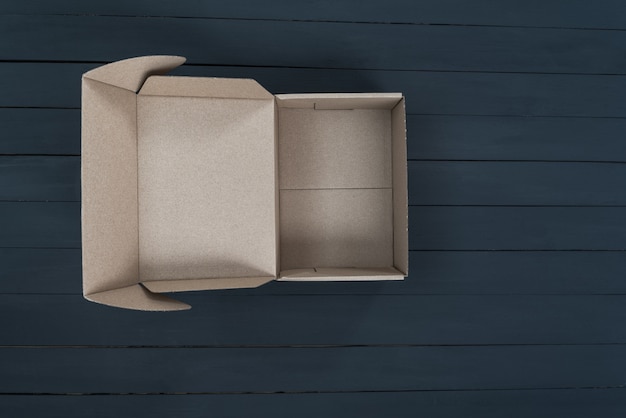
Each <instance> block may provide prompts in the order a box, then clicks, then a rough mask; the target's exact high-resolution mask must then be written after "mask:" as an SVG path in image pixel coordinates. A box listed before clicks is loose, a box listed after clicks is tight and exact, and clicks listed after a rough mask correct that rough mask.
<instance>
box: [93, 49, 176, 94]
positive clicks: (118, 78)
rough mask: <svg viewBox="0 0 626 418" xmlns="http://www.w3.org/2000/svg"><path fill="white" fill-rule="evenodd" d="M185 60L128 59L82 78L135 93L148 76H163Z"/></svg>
mask: <svg viewBox="0 0 626 418" xmlns="http://www.w3.org/2000/svg"><path fill="white" fill-rule="evenodd" d="M185 60H186V59H185V57H178V56H172V55H152V56H146V57H137V58H129V59H125V60H121V61H116V62H113V63H111V64H107V65H103V66H101V67H98V68H95V69H93V70H91V71H89V72H87V73H85V74H83V77H84V78H88V79H91V80H95V81H99V82H101V83H105V84H110V85H112V86H116V87H120V88H122V89H125V90H130V91H132V92H137V91H138V90H139V89H140V88H141V86H142V84H143V83H144V81H145V80H146V78H148V77H149V76H150V75H153V74H165V73H167V72H168V71H171V70H173V69H174V68H176V67H178V66H179V65H182V64H183V63H184V62H185Z"/></svg>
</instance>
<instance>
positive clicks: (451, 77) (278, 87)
mask: <svg viewBox="0 0 626 418" xmlns="http://www.w3.org/2000/svg"><path fill="white" fill-rule="evenodd" d="M96 66H97V64H64V63H56V64H50V63H48V64H46V63H41V64H40V63H37V64H35V63H0V90H1V91H2V92H3V95H1V96H0V107H70V108H79V107H80V83H79V82H78V80H80V76H81V74H82V73H83V72H85V71H88V70H89V69H91V68H94V67H96ZM173 74H178V75H192V76H205V77H243V78H246V77H247V78H255V79H257V80H258V81H259V82H260V83H261V84H262V85H263V86H264V87H265V88H267V89H268V90H269V91H271V92H273V93H294V92H300V93H302V92H325V91H326V92H328V91H335V92H354V91H364V92H385V91H387V92H389V91H400V92H403V93H404V94H405V96H407V111H408V113H409V114H429V115H432V114H466V115H524V116H579V117H580V116H582V117H621V118H623V117H626V101H624V100H623V98H624V96H626V77H621V76H600V75H598V76H590V75H558V74H491V73H488V74H487V73H450V72H412V71H367V70H320V69H296V68H254V67H220V66H184V67H182V68H181V69H180V70H177V71H175V72H174V73H173Z"/></svg>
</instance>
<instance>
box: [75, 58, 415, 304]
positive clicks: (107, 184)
mask: <svg viewBox="0 0 626 418" xmlns="http://www.w3.org/2000/svg"><path fill="white" fill-rule="evenodd" d="M183 62H184V58H182V57H175V56H153V57H140V58H133V59H129V60H124V61H119V62H115V63H112V64H108V65H105V66H102V67H99V68H96V69H94V70H92V71H89V72H88V73H85V74H84V75H83V87H82V100H83V105H82V239H83V250H82V251H83V294H84V296H85V298H86V299H88V300H91V301H94V302H97V303H102V304H105V305H110V306H117V307H122V308H129V309H139V310H157V311H159V310H161V311H167V310H182V309H188V308H189V306H188V305H187V304H185V303H182V302H178V301H175V300H173V299H170V298H168V297H166V296H163V295H160V293H163V292H178V291H189V290H209V289H231V288H244V287H248V288H249V287H257V286H260V285H262V284H264V283H267V282H269V281H272V280H276V279H277V278H278V279H279V280H286V281H330V280H333V281H337V280H353V281H356V280H401V279H402V278H403V277H404V276H406V275H407V273H408V270H407V269H408V228H407V226H408V222H407V209H408V208H407V202H408V198H407V181H406V128H405V124H406V122H405V113H404V99H403V97H402V95H401V94H399V93H365V94H364V93H354V94H344V93H325V94H296V95H294V94H289V95H277V96H273V95H272V94H271V93H269V92H268V91H266V90H265V89H264V88H263V87H262V86H261V85H259V84H258V83H257V82H256V81H255V80H250V79H225V78H198V77H172V76H160V75H158V74H163V73H165V72H167V71H169V70H171V69H173V68H175V67H176V66H178V65H180V64H182V63H183Z"/></svg>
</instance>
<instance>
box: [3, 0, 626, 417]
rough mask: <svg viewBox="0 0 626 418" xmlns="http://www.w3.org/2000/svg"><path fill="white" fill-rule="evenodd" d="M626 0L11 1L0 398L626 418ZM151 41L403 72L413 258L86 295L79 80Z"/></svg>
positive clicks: (138, 407) (52, 409) (324, 76)
mask: <svg viewBox="0 0 626 418" xmlns="http://www.w3.org/2000/svg"><path fill="white" fill-rule="evenodd" d="M624 7H625V6H624V4H623V2H618V1H615V0H603V1H600V2H594V3H590V2H583V1H561V0H558V1H553V2H539V1H534V0H533V1H517V0H508V1H505V2H492V1H488V0H478V1H476V2H471V3H470V2H463V1H459V0H444V1H417V2H415V1H407V0H391V1H390V2H387V3H385V5H384V7H381V3H380V2H374V1H371V0H364V1H362V2H359V3H358V7H355V4H354V3H353V2H350V1H348V0H338V1H329V0H316V1H314V2H312V3H311V4H309V6H308V7H304V6H303V5H302V4H298V3H294V2H287V1H283V0H274V1H273V2H272V6H271V7H269V6H268V5H267V4H265V3H260V2H253V1H250V0H233V1H231V2H222V3H219V4H218V3H202V2H197V1H195V0H180V1H177V2H169V1H161V0H157V1H152V2H149V3H148V2H126V1H119V0H109V1H101V0H96V1H93V2H82V1H75V0H61V1H58V2H40V1H37V2H22V1H19V2H18V1H14V0H8V1H4V2H2V4H0V34H2V36H1V37H0V91H1V92H2V94H0V126H2V128H3V134H2V136H0V331H1V332H0V370H1V372H0V374H1V375H2V377H3V378H4V379H2V380H1V381H0V415H1V416H43V415H46V416H63V417H72V416H84V411H85V410H88V411H89V413H90V416H113V415H132V416H151V417H160V416H182V417H195V416H207V415H209V416H250V415H251V411H252V412H253V414H252V415H256V416H273V417H281V416H293V415H294V411H295V412H297V414H298V415H300V416H346V417H352V416H354V417H357V416H358V417H367V416H398V417H402V416H411V417H413V416H420V415H422V416H432V417H457V416H467V417H496V416H497V417H500V416H510V417H522V416H524V417H525V416H533V417H554V416H568V417H578V416H581V417H582V416H603V417H614V416H615V417H618V416H619V417H621V416H624V413H625V412H626V403H625V399H626V396H624V392H623V391H624V388H623V382H624V376H626V365H625V364H624V361H623V359H624V358H626V357H625V353H624V347H626V332H625V331H624V329H623V328H624V327H623V323H624V322H625V320H626V309H625V308H624V307H625V306H626V303H625V300H624V298H625V297H626V296H625V295H626V280H624V277H625V273H626V221H625V220H624V219H626V216H625V215H626V212H625V211H626V192H624V190H626V188H624V180H623V179H624V178H625V177H626V176H625V174H626V173H625V172H624V170H625V167H626V166H625V165H624V163H625V162H626V141H624V132H625V128H626V102H625V101H624V99H623V98H624V97H625V96H626V70H625V69H626V61H625V59H624V57H625V56H626V55H625V54H624V52H626V49H625V45H626V38H625V37H624V36H625V35H624V29H626V20H625V16H626V13H625V11H626V9H624ZM233 34H236V35H237V36H233ZM129 39H132V42H129ZM150 53H175V54H183V55H187V57H188V58H189V62H190V65H187V66H184V67H182V68H180V69H178V70H176V71H175V72H174V74H178V75H194V76H225V77H252V78H255V79H257V80H258V81H259V82H261V84H263V85H264V86H265V87H266V88H267V89H268V90H270V91H271V92H273V93H289V92H326V91H338V92H341V91H345V92H351V91H374V92H376V91H401V92H403V93H404V94H405V95H406V97H407V112H408V118H407V124H408V130H409V139H408V151H409V160H410V161H409V178H410V185H409V190H410V204H411V205H412V206H411V208H410V247H411V250H412V251H411V254H410V259H411V275H410V277H409V278H408V279H407V280H406V281H404V282H393V283H391V282H389V283H359V284H356V283H270V284H268V285H267V286H263V287H261V288H258V289H240V290H233V291H217V292H200V293H185V294H180V295H178V296H180V298H181V299H184V300H185V301H188V302H190V303H191V304H192V305H193V306H194V308H193V309H192V310H191V311H187V312H180V313H174V314H159V313H156V314H153V313H143V312H130V311H124V310H119V309H112V308H107V307H103V306H99V305H95V304H91V303H89V302H86V301H84V300H83V299H82V296H81V272H80V263H81V256H80V179H79V174H80V76H81V74H82V73H84V72H85V71H88V70H89V69H92V68H94V67H96V66H98V65H100V64H102V63H105V62H108V61H111V60H116V59H120V58H125V57H128V56H132V55H142V54H150ZM155 365H159V367H155Z"/></svg>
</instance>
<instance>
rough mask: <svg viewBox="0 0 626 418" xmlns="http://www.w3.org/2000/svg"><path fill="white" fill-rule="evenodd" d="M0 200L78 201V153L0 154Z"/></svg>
mask: <svg viewBox="0 0 626 418" xmlns="http://www.w3.org/2000/svg"><path fill="white" fill-rule="evenodd" d="M0 200H5V201H6V200H17V201H22V200H24V201H80V157H65V156H62V157H61V156H55V157H43V156H29V157H24V156H20V157H15V156H11V157H9V156H0Z"/></svg>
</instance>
